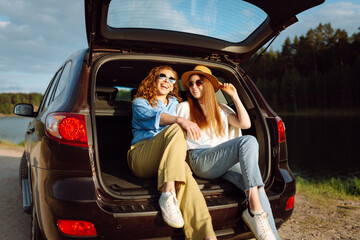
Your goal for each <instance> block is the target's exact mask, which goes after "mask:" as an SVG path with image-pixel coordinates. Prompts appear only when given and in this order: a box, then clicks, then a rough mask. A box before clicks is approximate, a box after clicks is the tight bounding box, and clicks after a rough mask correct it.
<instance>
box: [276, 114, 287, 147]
mask: <svg viewBox="0 0 360 240" xmlns="http://www.w3.org/2000/svg"><path fill="white" fill-rule="evenodd" d="M275 119H276V122H277V127H278V139H279V143H282V142H283V141H285V140H286V135H285V124H284V122H283V121H282V120H281V118H280V117H279V116H277V117H276V118H275Z"/></svg>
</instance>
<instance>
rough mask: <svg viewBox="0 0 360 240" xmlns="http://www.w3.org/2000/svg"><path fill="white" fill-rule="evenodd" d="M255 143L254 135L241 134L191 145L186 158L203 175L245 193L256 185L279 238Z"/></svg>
mask: <svg viewBox="0 0 360 240" xmlns="http://www.w3.org/2000/svg"><path fill="white" fill-rule="evenodd" d="M258 160H259V144H258V142H257V140H256V138H255V137H254V136H251V135H245V136H241V137H238V138H235V139H232V140H229V141H227V142H224V143H222V144H219V145H217V146H215V147H213V148H200V149H192V150H190V151H189V161H190V165H191V168H192V170H193V172H194V173H195V174H196V175H197V176H199V177H201V178H205V179H216V178H219V177H222V178H224V179H226V180H227V181H229V182H231V183H233V184H234V185H236V186H237V187H238V188H240V189H241V190H242V191H244V192H245V193H246V192H247V190H249V189H250V188H253V187H256V186H258V187H259V198H260V202H261V205H262V207H263V209H264V211H265V212H268V213H269V224H270V227H271V229H272V230H273V232H274V234H275V237H276V239H280V238H279V235H278V232H277V230H276V226H275V221H274V217H273V214H272V211H271V206H270V202H269V199H268V197H267V196H266V193H265V190H264V182H263V180H262V177H261V173H260V169H259V164H258Z"/></svg>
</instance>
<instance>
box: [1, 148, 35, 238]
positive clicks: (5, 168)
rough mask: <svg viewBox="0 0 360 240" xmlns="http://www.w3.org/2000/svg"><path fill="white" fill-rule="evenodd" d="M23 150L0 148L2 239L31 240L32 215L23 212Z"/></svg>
mask: <svg viewBox="0 0 360 240" xmlns="http://www.w3.org/2000/svg"><path fill="white" fill-rule="evenodd" d="M22 153H23V148H20V147H8V146H0V192H1V195H2V196H1V198H0V236H1V237H0V238H1V239H3V240H29V239H30V238H31V237H30V235H31V234H30V230H31V218H30V215H28V214H26V213H24V211H23V210H22V196H21V194H20V184H19V178H18V175H19V163H20V158H21V155H22Z"/></svg>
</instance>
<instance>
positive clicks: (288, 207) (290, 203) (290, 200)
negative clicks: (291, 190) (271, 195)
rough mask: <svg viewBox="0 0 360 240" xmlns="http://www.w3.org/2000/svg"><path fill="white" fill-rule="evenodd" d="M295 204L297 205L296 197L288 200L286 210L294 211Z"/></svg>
mask: <svg viewBox="0 0 360 240" xmlns="http://www.w3.org/2000/svg"><path fill="white" fill-rule="evenodd" d="M294 203H295V196H292V197H290V198H289V199H288V200H287V202H286V208H285V210H290V209H292V208H293V207H294Z"/></svg>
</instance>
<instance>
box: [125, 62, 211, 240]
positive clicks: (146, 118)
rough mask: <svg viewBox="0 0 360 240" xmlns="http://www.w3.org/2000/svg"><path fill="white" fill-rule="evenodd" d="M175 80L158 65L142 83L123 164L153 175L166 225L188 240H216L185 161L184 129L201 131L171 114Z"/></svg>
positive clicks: (169, 70)
mask: <svg viewBox="0 0 360 240" xmlns="http://www.w3.org/2000/svg"><path fill="white" fill-rule="evenodd" d="M176 79H177V73H176V72H175V71H174V70H173V69H172V68H171V67H170V66H159V67H156V68H153V69H152V70H151V71H150V73H149V74H148V76H147V77H146V78H145V79H144V80H143V81H142V82H141V84H140V86H139V89H138V91H137V93H136V95H135V97H134V100H133V102H132V111H133V119H132V126H133V139H132V142H131V148H130V150H129V151H128V165H129V167H130V169H131V170H132V172H133V173H134V175H135V176H137V177H139V178H153V177H156V176H157V179H158V184H157V186H158V189H159V190H160V191H161V192H162V193H161V196H160V199H159V205H160V209H161V213H162V215H163V219H164V221H165V222H166V223H167V224H168V225H170V226H172V227H175V228H182V227H183V230H184V233H185V236H186V238H187V239H196V240H200V239H216V236H215V233H214V230H213V226H212V222H211V216H210V214H209V210H208V208H207V205H206V202H205V199H204V196H203V195H202V193H201V191H200V189H199V186H198V184H197V183H196V181H195V179H194V178H193V176H192V172H191V169H190V167H189V166H188V165H187V163H186V162H185V158H186V138H185V136H186V133H185V131H187V132H190V133H191V135H192V136H198V135H199V134H200V129H199V127H198V126H197V124H195V123H193V122H191V121H189V120H187V119H185V118H182V117H178V116H175V108H176V106H177V105H178V103H179V102H178V100H179V99H180V98H179V96H178V89H179V87H178V85H177V82H176ZM184 130H185V131H184Z"/></svg>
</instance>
